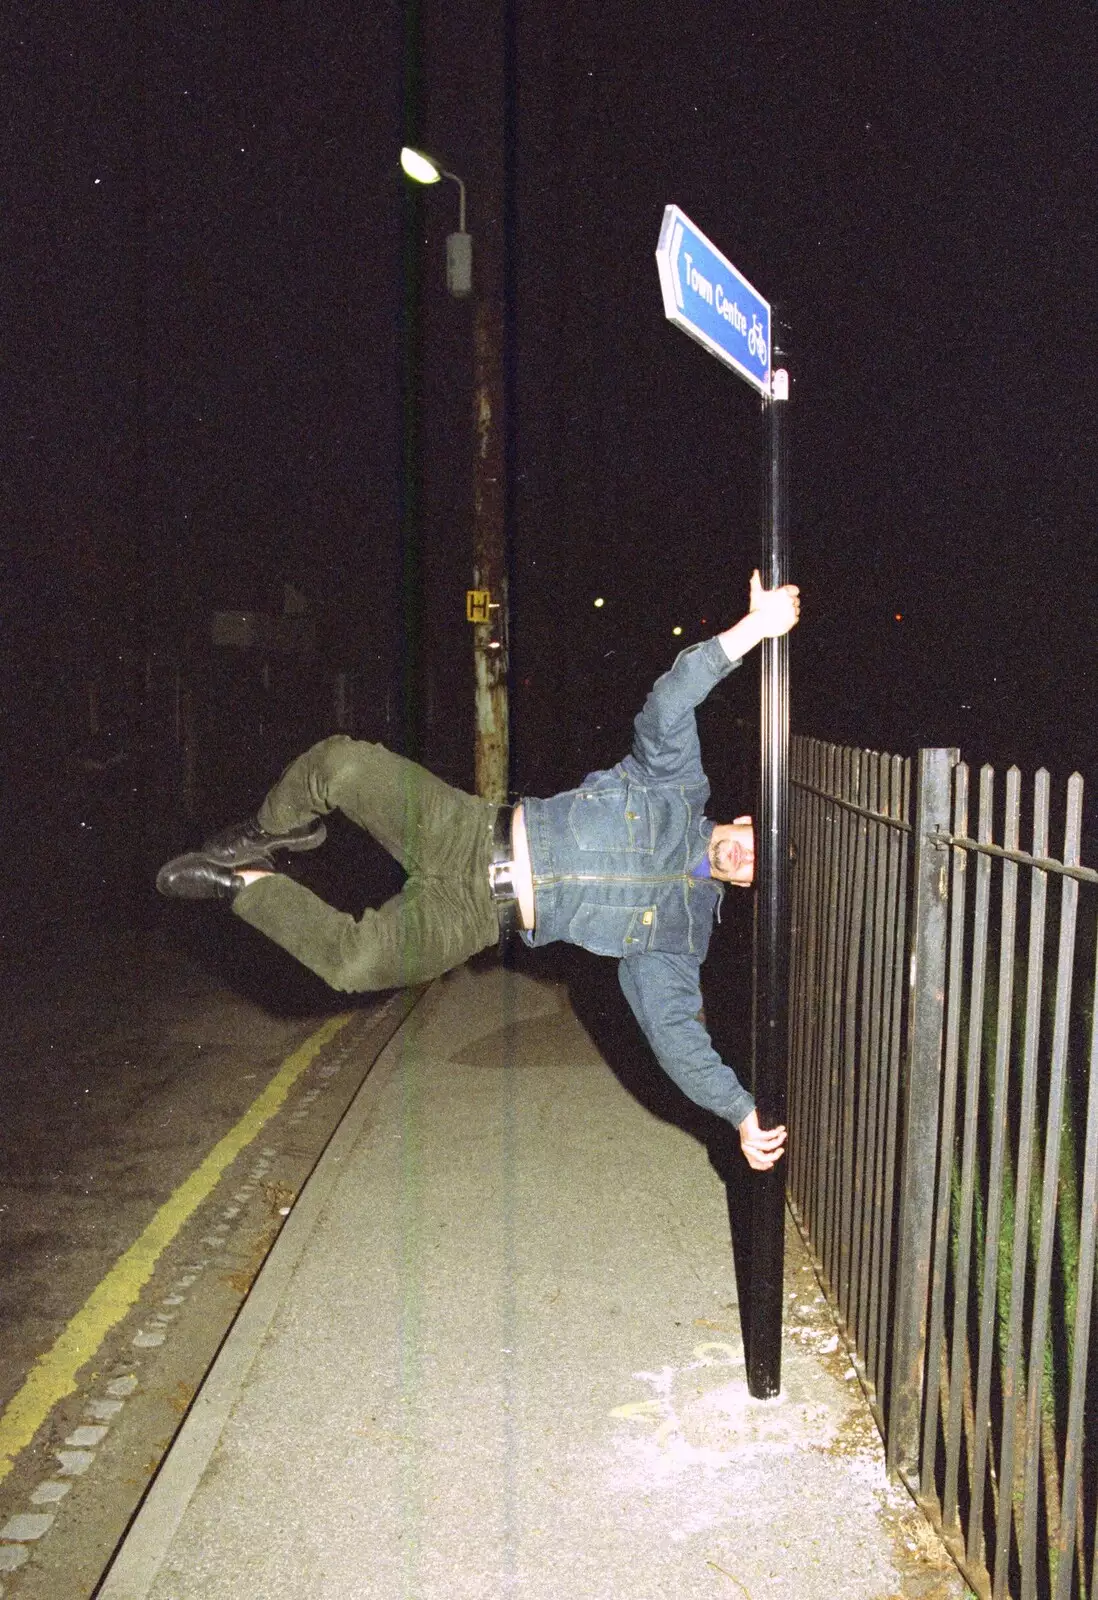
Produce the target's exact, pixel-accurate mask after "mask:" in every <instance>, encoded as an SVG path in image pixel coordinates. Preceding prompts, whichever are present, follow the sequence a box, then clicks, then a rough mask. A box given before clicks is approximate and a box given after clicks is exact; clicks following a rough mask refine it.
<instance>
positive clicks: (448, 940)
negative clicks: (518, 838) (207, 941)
mask: <svg viewBox="0 0 1098 1600" xmlns="http://www.w3.org/2000/svg"><path fill="white" fill-rule="evenodd" d="M498 809H499V808H498V807H497V806H495V805H493V804H492V803H491V802H490V801H488V800H480V799H476V798H474V797H473V796H472V795H467V794H462V792H461V791H460V790H459V789H452V788H451V787H450V785H449V784H447V783H443V782H442V780H441V779H440V778H436V777H435V776H434V775H433V774H432V773H430V772H427V771H426V770H425V769H424V768H423V767H420V766H417V765H416V763H415V762H414V761H408V760H406V759H405V757H403V756H398V755H394V754H393V752H392V751H391V750H386V749H385V747H384V745H380V744H366V743H363V742H361V741H359V740H354V739H349V738H347V737H346V735H344V734H336V735H335V736H334V737H333V738H331V739H324V740H322V741H321V743H320V744H317V745H314V746H313V748H312V749H311V750H307V751H306V752H305V754H304V755H302V756H298V758H297V760H296V761H293V762H291V763H290V765H289V766H288V767H287V768H286V771H285V772H284V773H283V774H282V777H281V778H280V779H279V780H278V782H277V783H276V784H275V786H274V788H273V789H272V790H271V792H270V794H269V795H268V796H267V798H266V800H265V801H264V802H263V805H262V806H261V807H260V810H259V822H260V825H261V827H263V828H266V829H267V831H268V832H270V833H282V832H285V831H286V830H288V829H290V828H296V827H298V826H300V825H301V824H302V823H307V822H309V821H310V820H311V819H312V818H313V817H320V816H324V815H325V814H326V813H327V812H329V811H334V810H339V811H342V812H343V814H344V816H346V817H348V818H349V819H350V820H351V821H352V822H354V823H357V825H358V826H359V827H360V828H365V829H366V830H367V832H369V833H371V834H372V835H373V836H374V838H375V839H376V840H377V841H378V843H379V844H380V845H382V846H383V847H384V848H385V849H386V850H387V851H388V852H389V854H390V855H391V856H393V857H394V858H395V860H396V861H398V862H399V864H400V865H401V866H402V867H403V868H404V871H405V872H406V873H407V882H406V883H405V885H404V887H403V889H402V890H401V892H400V893H399V894H397V895H394V896H393V898H392V899H391V900H388V901H386V903H385V904H384V905H383V906H381V907H380V908H379V909H377V910H374V909H367V910H365V911H364V912H363V913H362V915H361V916H359V917H354V916H351V915H349V914H348V913H347V912H344V911H337V910H336V909H335V907H334V906H330V905H328V904H327V903H326V902H325V901H323V900H321V899H320V897H319V896H318V895H315V894H314V893H313V892H312V890H311V889H307V888H306V887H305V886H304V884H300V883H297V882H295V881H294V879H292V878H288V877H286V876H284V875H283V874H281V873H276V874H275V875H274V876H271V877H266V878H261V879H259V880H258V881H257V882H255V883H251V884H248V885H247V886H246V887H245V888H243V889H241V890H240V891H239V893H238V894H237V896H236V898H235V899H234V901H233V911H234V912H235V913H236V915H237V916H238V917H242V918H243V920H244V921H245V922H248V923H250V924H251V926H252V927H253V928H258V929H259V930H260V932H261V933H265V934H266V935H267V937H268V938H269V939H273V940H274V942H275V943H276V944H279V945H281V946H282V948H283V949H284V950H288V951H289V953H290V954H291V955H292V956H295V957H296V958H297V960H298V961H300V962H302V964H303V965H304V966H306V967H308V968H309V969H310V971H312V972H315V973H316V974H317V975H318V977H321V978H323V979H324V981H325V983H328V984H330V985H331V986H332V988H333V989H343V990H347V991H353V992H362V991H365V990H372V989H394V988H403V987H405V986H407V985H409V984H416V983H426V982H428V981H429V980H430V979H432V978H437V977H438V976H439V975H440V974H441V973H443V972H448V971H449V970H450V968H451V967H456V966H459V965H460V964H461V962H463V961H466V960H468V958H469V957H470V956H472V955H475V954H476V952H477V951H478V950H483V949H485V948H486V947H487V946H488V945H492V944H495V943H496V941H497V940H498V938H499V918H498V915H497V912H496V908H495V904H494V902H493V900H492V898H491V895H490V894H489V891H488V859H489V851H490V845H491V838H492V827H493V824H494V822H495V818H496V814H497V811H498Z"/></svg>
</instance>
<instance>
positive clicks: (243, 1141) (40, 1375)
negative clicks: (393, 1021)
mask: <svg viewBox="0 0 1098 1600" xmlns="http://www.w3.org/2000/svg"><path fill="white" fill-rule="evenodd" d="M352 1016H354V1012H345V1013H344V1014H343V1015H341V1016H338V1017H331V1018H329V1020H328V1021H327V1022H325V1023H324V1024H323V1025H322V1026H321V1027H319V1028H318V1029H317V1030H316V1032H315V1033H314V1034H312V1035H311V1036H310V1037H309V1038H308V1039H306V1040H305V1042H304V1043H303V1044H301V1045H299V1047H298V1048H297V1049H296V1050H295V1051H294V1052H293V1054H292V1055H290V1056H287V1058H286V1060H285V1061H284V1062H283V1063H282V1066H281V1067H280V1068H279V1070H278V1072H277V1073H276V1074H275V1076H274V1077H273V1078H272V1079H271V1081H270V1083H269V1084H268V1085H267V1087H266V1088H265V1089H264V1090H263V1092H262V1094H260V1095H258V1096H257V1097H256V1099H255V1100H254V1101H253V1102H252V1104H251V1105H250V1106H249V1108H248V1110H247V1111H246V1112H245V1113H244V1115H243V1116H242V1117H241V1119H240V1121H239V1122H238V1123H237V1124H236V1126H235V1127H234V1128H232V1129H230V1131H229V1132H228V1133H227V1134H226V1135H225V1136H224V1138H223V1139H220V1140H219V1141H218V1142H217V1144H215V1145H214V1147H213V1149H212V1150H211V1151H210V1153H209V1155H208V1156H207V1157H206V1159H205V1160H204V1161H203V1162H202V1164H201V1166H199V1167H196V1168H195V1170H194V1172H192V1173H191V1175H190V1177H189V1178H187V1179H186V1180H185V1182H183V1183H181V1184H180V1185H179V1187H178V1189H176V1190H175V1192H174V1194H172V1195H171V1196H170V1197H169V1198H168V1199H167V1200H166V1201H165V1202H164V1204H163V1205H162V1206H161V1207H160V1209H159V1211H158V1212H157V1213H156V1215H155V1216H154V1217H153V1219H152V1221H151V1222H150V1223H149V1225H148V1227H147V1228H146V1229H145V1231H144V1232H143V1233H142V1234H141V1236H140V1237H139V1238H138V1239H136V1240H135V1241H134V1243H133V1244H132V1245H131V1246H130V1248H129V1249H128V1250H127V1251H126V1252H125V1254H124V1255H122V1256H120V1257H119V1259H118V1260H117V1261H116V1262H115V1264H114V1266H113V1267H112V1268H111V1270H110V1271H109V1272H108V1273H107V1275H106V1277H105V1278H104V1279H103V1280H102V1282H100V1283H99V1284H98V1285H97V1286H96V1287H95V1288H94V1289H93V1290H92V1292H91V1294H90V1295H89V1296H88V1298H87V1299H86V1300H85V1302H84V1304H83V1305H82V1306H81V1308H80V1310H79V1311H78V1312H77V1313H76V1315H75V1316H74V1317H73V1318H72V1319H71V1320H70V1321H69V1322H68V1323H67V1324H66V1326H65V1327H64V1328H63V1329H62V1331H61V1333H60V1334H59V1335H58V1337H57V1339H56V1340H55V1341H54V1344H53V1346H52V1348H51V1349H49V1350H47V1351H46V1352H45V1353H44V1354H42V1355H40V1356H39V1357H38V1359H37V1360H36V1361H35V1364H34V1366H33V1367H32V1368H31V1370H30V1372H29V1373H28V1375H27V1378H26V1380H25V1382H24V1383H23V1386H22V1388H21V1389H20V1390H19V1391H18V1393H17V1394H15V1395H14V1396H13V1397H12V1399H11V1400H10V1401H9V1402H8V1404H7V1406H6V1407H5V1408H4V1411H3V1414H2V1415H0V1480H3V1479H4V1478H6V1477H7V1475H8V1473H9V1472H10V1471H11V1469H12V1467H13V1466H14V1465H15V1458H16V1457H17V1456H18V1454H19V1452H20V1451H21V1450H24V1449H25V1448H26V1446H27V1445H28V1444H30V1442H31V1440H32V1439H33V1438H34V1436H35V1434H36V1433H37V1432H38V1429H39V1428H40V1427H41V1426H42V1424H43V1422H45V1420H46V1418H47V1417H48V1416H49V1414H50V1412H51V1411H52V1410H53V1408H54V1406H55V1405H56V1404H57V1403H58V1401H59V1400H63V1399H64V1398H65V1396H66V1395H69V1394H72V1392H73V1390H74V1389H75V1388H76V1375H77V1373H78V1372H79V1371H80V1369H81V1367H83V1366H84V1365H85V1364H86V1363H87V1362H89V1361H90V1360H91V1359H92V1357H93V1356H94V1355H95V1354H96V1352H97V1351H98V1349H99V1347H100V1345H101V1344H102V1343H103V1340H104V1339H105V1338H106V1336H107V1334H108V1333H109V1332H110V1331H111V1329H112V1328H113V1327H115V1326H116V1325H117V1324H118V1323H119V1322H121V1321H122V1318H123V1317H124V1316H126V1314H127V1313H128V1312H129V1311H130V1310H131V1308H132V1307H133V1306H134V1305H135V1304H136V1303H137V1299H138V1296H139V1295H140V1293H141V1290H142V1289H143V1288H144V1287H145V1285H146V1283H148V1281H149V1279H150V1278H151V1277H152V1275H153V1271H154V1269H155V1267H156V1263H157V1261H158V1260H159V1259H160V1257H161V1255H162V1254H163V1252H164V1251H165V1250H166V1249H167V1247H168V1245H169V1244H171V1243H172V1241H173V1240H174V1239H175V1237H176V1235H177V1234H178V1233H179V1231H180V1229H181V1228H182V1227H183V1224H184V1223H185V1222H187V1221H188V1220H189V1218H190V1217H191V1216H192V1215H193V1214H194V1212H195V1211H197V1209H198V1207H199V1206H200V1205H201V1204H202V1202H203V1200H205V1199H206V1198H207V1197H208V1196H209V1194H210V1193H211V1192H212V1190H213V1189H214V1188H215V1186H216V1185H217V1183H218V1181H219V1180H220V1178H221V1175H222V1173H223V1172H224V1171H225V1169H226V1167H228V1166H229V1165H230V1164H231V1163H232V1162H233V1161H235V1160H236V1158H237V1156H238V1155H239V1154H240V1152H241V1151H242V1150H244V1149H245V1148H246V1147H247V1146H248V1145H249V1144H251V1142H252V1140H253V1139H255V1138H256V1137H257V1135H258V1134H259V1133H261V1132H262V1130H263V1128H264V1127H265V1126H266V1124H267V1123H268V1122H269V1121H270V1120H271V1118H272V1117H273V1116H274V1115H275V1113H276V1112H277V1111H278V1110H280V1108H281V1107H282V1105H283V1102H284V1101H285V1099H286V1097H287V1095H288V1094H289V1092H290V1090H291V1089H292V1088H293V1086H294V1084H295V1083H296V1082H297V1080H298V1078H300V1076H301V1074H302V1073H303V1072H304V1071H305V1070H306V1068H307V1067H309V1066H310V1065H311V1064H312V1062H313V1061H314V1060H315V1059H316V1057H317V1055H318V1054H319V1053H320V1051H321V1050H323V1049H324V1046H325V1045H326V1044H328V1043H329V1042H330V1041H331V1040H332V1039H333V1038H334V1037H335V1035H336V1034H337V1033H338V1032H339V1031H340V1029H341V1028H344V1027H346V1025H347V1023H348V1022H350V1020H351V1018H352Z"/></svg>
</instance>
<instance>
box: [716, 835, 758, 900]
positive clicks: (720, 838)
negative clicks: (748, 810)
mask: <svg viewBox="0 0 1098 1600" xmlns="http://www.w3.org/2000/svg"><path fill="white" fill-rule="evenodd" d="M709 871H710V872H711V873H712V875H713V877H714V878H718V879H719V880H720V882H721V883H734V884H735V885H736V887H737V888H739V889H749V888H750V887H751V885H752V884H753V883H754V881H755V828H754V824H753V823H752V821H751V818H750V817H737V818H736V820H735V821H734V822H718V823H717V824H716V826H715V827H714V829H713V833H712V837H711V838H710V840H709Z"/></svg>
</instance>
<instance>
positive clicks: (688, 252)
mask: <svg viewBox="0 0 1098 1600" xmlns="http://www.w3.org/2000/svg"><path fill="white" fill-rule="evenodd" d="M656 264H657V266H658V267H659V269H660V288H661V289H662V290H663V309H664V314H665V316H666V317H667V320H668V322H673V323H674V325H675V327H676V328H681V329H682V330H683V332H684V333H688V334H689V335H690V337H691V338H692V339H696V340H697V341H698V343H699V344H700V345H703V346H704V347H705V349H706V350H708V351H709V353H710V355H714V356H716V358H717V360H718V361H723V362H724V363H725V365H726V366H729V367H732V368H733V369H734V370H735V371H736V372H738V373H739V375H740V377H741V378H746V379H747V381H748V383H750V384H752V385H753V386H754V387H755V388H756V389H758V390H759V391H760V393H762V394H765V395H768V394H769V393H770V305H769V302H768V301H766V300H764V299H763V297H762V295H760V294H759V293H758V291H757V290H755V289H753V288H752V287H751V285H750V284H749V283H748V281H747V279H746V278H745V277H743V275H742V274H741V273H739V272H737V271H736V269H735V267H734V266H733V265H732V263H731V261H727V260H726V259H725V257H724V256H722V255H721V253H720V251H719V250H718V249H717V248H716V246H715V245H712V244H710V242H709V240H708V239H707V238H706V237H705V234H704V233H701V232H700V231H699V230H698V229H697V228H695V226H694V224H693V223H692V222H691V221H690V218H689V217H687V216H685V215H684V214H683V212H681V211H680V210H679V208H678V206H667V207H666V209H665V210H664V213H663V226H662V228H661V229H660V242H659V244H658V245H657V246H656Z"/></svg>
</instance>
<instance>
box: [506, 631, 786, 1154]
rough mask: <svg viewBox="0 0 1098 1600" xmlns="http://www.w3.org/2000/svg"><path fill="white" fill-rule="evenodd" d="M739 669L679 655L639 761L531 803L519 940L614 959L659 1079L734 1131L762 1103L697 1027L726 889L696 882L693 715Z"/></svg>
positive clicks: (705, 832)
mask: <svg viewBox="0 0 1098 1600" xmlns="http://www.w3.org/2000/svg"><path fill="white" fill-rule="evenodd" d="M736 666H739V662H738V661H737V662H731V661H729V659H728V657H727V656H726V655H725V653H724V650H723V649H722V648H721V645H720V642H719V640H717V639H707V640H706V641H705V642H704V643H703V644H698V645H691V646H690V648H689V649H687V650H683V651H682V653H681V654H680V655H679V656H678V657H677V658H676V660H675V662H674V664H673V666H672V667H671V668H670V670H669V671H668V672H665V673H664V674H663V676H662V677H660V678H658V679H657V680H656V683H655V685H654V686H653V688H652V690H651V692H650V694H649V696H648V698H647V700H646V701H645V703H644V707H643V709H642V711H641V712H640V714H639V716H638V717H637V719H636V722H635V723H634V730H635V731H634V738H633V751H632V754H631V755H628V756H626V757H625V759H624V761H619V762H618V764H617V766H615V767H612V768H611V769H610V770H609V771H607V772H592V773H590V774H589V775H588V776H587V777H586V778H585V779H584V781H583V783H582V784H581V785H580V787H579V788H578V789H569V790H567V791H566V792H565V793H564V794H558V795H554V796H553V798H552V799H550V800H537V799H524V800H523V810H524V813H525V817H526V832H527V837H528V839H529V844H530V862H531V866H532V868H533V875H534V895H535V901H536V909H537V926H536V928H535V929H534V930H533V931H532V932H527V933H524V934H523V938H524V939H525V940H526V942H527V943H528V944H530V945H535V946H536V945H543V944H551V943H552V942H553V941H554V940H556V939H563V940H566V941H567V942H568V943H570V944H578V945H582V946H583V948H584V949H585V950H592V951H594V953H595V954H596V955H602V956H616V957H617V958H618V978H619V981H620V983H621V987H622V990H623V991H624V994H625V998H626V999H627V1000H628V1002H629V1004H630V1006H631V1007H632V1009H633V1013H634V1015H635V1016H636V1018H637V1021H638V1022H639V1023H640V1025H641V1027H642V1029H643V1030H644V1033H645V1036H646V1038H647V1039H648V1042H649V1044H650V1045H651V1046H652V1049H653V1051H654V1052H655V1056H656V1060H657V1061H658V1062H659V1064H660V1066H661V1067H662V1068H663V1070H664V1071H665V1072H666V1073H667V1075H668V1076H669V1077H670V1078H672V1079H674V1081H675V1083H677V1084H678V1086H679V1088H680V1089H682V1091H683V1092H684V1094H686V1095H688V1096H689V1098H690V1099H691V1100H694V1101H695V1102H696V1103H697V1104H698V1105H700V1106H705V1107H706V1108H707V1109H708V1110H710V1111H715V1112H716V1113H717V1115H718V1116H720V1117H723V1118H725V1120H726V1121H728V1122H731V1123H734V1124H735V1125H736V1126H737V1127H738V1126H739V1124H740V1123H741V1122H742V1121H743V1119H744V1118H745V1117H746V1116H747V1115H748V1114H749V1112H751V1111H752V1110H753V1108H754V1104H755V1102H754V1100H753V1099H752V1097H751V1095H750V1094H749V1093H748V1091H747V1090H746V1089H745V1088H744V1087H743V1085H742V1084H741V1083H740V1081H739V1079H738V1078H737V1077H736V1075H735V1073H734V1072H733V1071H732V1069H731V1067H729V1066H726V1065H725V1063H724V1062H723V1061H722V1060H721V1058H720V1056H719V1055H718V1054H717V1052H716V1051H715V1050H714V1048H713V1045H712V1043H711V1041H710V1038H709V1035H708V1033H707V1032H706V1030H705V1026H704V1023H703V1022H702V1020H701V1012H702V998H701V984H700V967H701V963H702V962H703V961H704V960H705V956H706V952H707V951H708V949H709V935H710V933H711V932H712V928H713V917H714V913H716V912H717V910H718V908H719V906H720V900H721V895H722V894H723V885H722V884H720V883H719V882H717V881H715V880H714V879H712V878H708V877H703V878H695V877H693V876H692V873H693V869H694V868H695V867H696V866H697V865H698V864H699V862H701V861H702V859H703V858H704V856H705V854H706V851H707V849H708V846H709V839H710V836H711V834H712V832H713V824H712V822H710V820H709V818H708V817H707V816H706V815H705V812H704V806H705V802H706V800H707V799H708V798H709V780H708V779H707V778H706V776H705V773H704V771H703V769H702V762H701V746H700V744H699V742H698V729H697V721H696V718H695V715H694V711H695V708H696V707H697V706H699V705H700V704H701V702H702V701H703V700H704V699H705V697H706V696H707V695H708V694H709V692H710V690H711V689H712V688H713V687H714V686H715V685H716V684H717V683H719V682H720V680H721V679H722V678H724V677H726V676H727V674H728V673H729V672H731V671H732V670H733V668H734V667H736Z"/></svg>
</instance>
